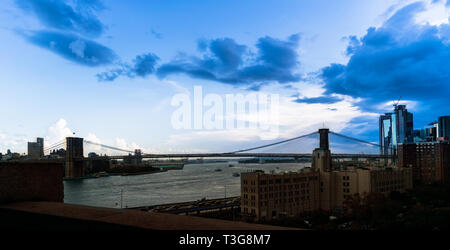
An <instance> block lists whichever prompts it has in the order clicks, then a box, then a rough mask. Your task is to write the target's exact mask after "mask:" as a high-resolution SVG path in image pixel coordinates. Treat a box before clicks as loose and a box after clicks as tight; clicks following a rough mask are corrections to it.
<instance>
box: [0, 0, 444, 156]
mask: <svg viewBox="0 0 450 250" xmlns="http://www.w3.org/2000/svg"><path fill="white" fill-rule="evenodd" d="M447 6H448V3H447V2H446V1H444V0H441V1H439V0H429V1H407V0H403V1H398V0H366V1H360V0H345V1H333V0H318V1H289V0H277V1H269V0H265V1H256V0H253V1H251V0H247V1H235V0H229V1H171V0H167V1H98V0H78V1H77V0H73V1H69V0H67V1H63V0H61V1H52V0H6V1H2V3H1V4H0V44H1V46H0V54H1V55H2V60H0V76H1V77H0V89H1V92H0V106H1V109H0V117H1V120H0V152H5V151H6V150H7V149H9V148H10V149H12V150H14V151H18V152H26V141H31V140H34V138H35V137H37V136H40V137H45V138H46V143H47V144H46V145H49V144H51V143H52V142H56V141H58V140H60V139H61V138H63V137H64V136H67V135H70V134H72V133H73V132H75V133H76V135H78V136H82V137H84V138H87V139H89V140H92V141H96V142H101V143H104V144H108V145H114V146H118V147H123V148H128V149H133V148H137V147H139V148H143V149H144V151H145V152H187V151H202V152H203V151H229V150H234V149H239V148H243V147H247V146H253V145H258V144H261V143H265V142H268V141H265V140H264V138H262V137H261V135H260V131H257V130H252V131H249V130H245V131H238V130H236V131H227V130H201V131H199V130H176V129H174V128H173V127H172V126H171V122H170V121H171V120H170V119H171V114H172V113H173V111H174V110H175V109H176V108H175V107H173V106H171V105H170V101H171V99H172V97H173V96H174V95H176V94H177V93H180V92H181V93H192V91H193V87H194V86H196V85H200V86H202V88H203V92H204V93H216V94H219V95H225V94H230V93H242V94H247V93H261V92H264V93H276V94H279V95H280V99H281V102H280V107H279V108H280V135H279V138H289V137H294V136H297V135H301V134H305V133H309V132H311V131H314V130H316V129H317V128H318V127H320V126H322V125H323V124H325V125H326V126H328V127H330V128H331V129H332V130H334V131H336V132H341V133H344V134H348V135H352V136H355V137H358V138H362V139H366V140H370V141H377V140H378V138H377V135H378V127H377V126H378V123H377V119H378V115H379V114H381V113H384V112H388V111H389V110H390V109H391V108H392V104H391V102H392V100H397V99H398V98H399V97H400V96H401V97H402V102H403V103H405V104H407V106H408V109H409V110H410V111H412V112H414V115H415V120H414V122H415V127H416V128H420V127H423V126H425V125H426V124H427V123H429V122H431V121H433V120H435V119H436V118H437V116H439V115H448V114H449V113H450V108H449V106H450V105H449V102H450V101H449V98H448V96H450V87H449V84H448V82H449V81H448V80H449V78H450V75H449V73H450V70H449V68H450V67H449V66H450V65H448V62H449V60H448V59H449V57H450V48H449V45H448V38H449V36H450V33H449V31H450V29H449V26H448V17H449V9H448V8H447ZM87 150H95V149H87Z"/></svg>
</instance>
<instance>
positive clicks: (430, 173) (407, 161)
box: [398, 141, 450, 184]
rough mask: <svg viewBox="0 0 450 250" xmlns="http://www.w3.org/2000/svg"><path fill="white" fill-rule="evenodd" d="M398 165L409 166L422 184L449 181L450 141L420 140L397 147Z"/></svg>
mask: <svg viewBox="0 0 450 250" xmlns="http://www.w3.org/2000/svg"><path fill="white" fill-rule="evenodd" d="M398 166H400V167H410V168H412V170H413V180H414V181H418V182H420V183H423V184H431V183H449V182H450V175H449V174H450V173H449V167H450V142H449V141H436V142H420V143H411V144H401V145H399V147H398Z"/></svg>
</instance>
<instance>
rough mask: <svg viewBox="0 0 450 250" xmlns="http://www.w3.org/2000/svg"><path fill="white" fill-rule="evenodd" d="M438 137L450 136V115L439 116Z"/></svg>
mask: <svg viewBox="0 0 450 250" xmlns="http://www.w3.org/2000/svg"><path fill="white" fill-rule="evenodd" d="M438 124H439V125H438V137H448V138H450V116H441V117H439V122H438Z"/></svg>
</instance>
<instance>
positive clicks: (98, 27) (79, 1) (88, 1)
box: [15, 0, 104, 37]
mask: <svg viewBox="0 0 450 250" xmlns="http://www.w3.org/2000/svg"><path fill="white" fill-rule="evenodd" d="M15 2H16V5H17V6H18V7H19V8H21V9H22V10H24V11H26V12H29V13H32V14H34V15H35V16H36V17H37V18H38V19H39V21H40V22H41V23H42V24H43V25H45V26H47V27H48V28H53V29H59V30H64V31H72V32H77V33H80V34H83V35H88V36H94V37H95V36H99V35H100V34H102V32H103V30H104V26H103V24H102V23H101V22H100V20H99V19H98V18H97V16H96V12H98V11H100V10H103V9H104V6H103V4H102V3H101V2H100V1H98V0H76V1H70V2H69V1H63V0H61V1H59V0H58V1H55V0H16V1H15ZM71 3H72V4H71Z"/></svg>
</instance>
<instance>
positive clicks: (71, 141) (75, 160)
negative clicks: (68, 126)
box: [65, 137, 85, 178]
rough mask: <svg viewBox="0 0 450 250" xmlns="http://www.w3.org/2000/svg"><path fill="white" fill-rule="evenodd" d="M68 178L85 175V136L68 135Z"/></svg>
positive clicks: (66, 175) (66, 172)
mask: <svg viewBox="0 0 450 250" xmlns="http://www.w3.org/2000/svg"><path fill="white" fill-rule="evenodd" d="M66 146H67V147H66V168H65V177H66V178H76V177H82V176H84V175H85V171H84V166H83V138H78V137H66Z"/></svg>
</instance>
